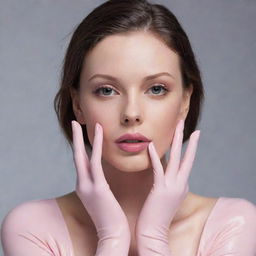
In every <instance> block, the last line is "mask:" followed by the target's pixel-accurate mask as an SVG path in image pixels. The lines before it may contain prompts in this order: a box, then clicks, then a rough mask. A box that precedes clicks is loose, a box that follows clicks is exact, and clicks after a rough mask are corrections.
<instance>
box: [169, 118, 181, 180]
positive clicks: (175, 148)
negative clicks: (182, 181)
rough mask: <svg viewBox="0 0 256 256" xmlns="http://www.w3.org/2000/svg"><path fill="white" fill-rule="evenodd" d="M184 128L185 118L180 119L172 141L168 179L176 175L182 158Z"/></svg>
mask: <svg viewBox="0 0 256 256" xmlns="http://www.w3.org/2000/svg"><path fill="white" fill-rule="evenodd" d="M183 130H184V120H180V121H179V122H178V125H177V127H176V130H175V134H174V138H173V141H172V146H171V152H170V159H169V162H168V165H167V169H166V176H167V180H169V179H171V178H173V177H176V175H177V173H178V171H179V167H180V158H181V149H182V141H183Z"/></svg>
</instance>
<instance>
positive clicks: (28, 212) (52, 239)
mask: <svg viewBox="0 0 256 256" xmlns="http://www.w3.org/2000/svg"><path fill="white" fill-rule="evenodd" d="M65 234H66V230H65V227H64V225H63V219H62V217H61V213H60V211H58V208H57V206H56V201H55V199H44V200H32V201H28V202H23V203H21V204H19V205H17V206H16V207H14V208H13V209H11V210H10V211H9V212H8V214H7V215H6V216H5V217H4V219H3V222H2V223H1V242H2V244H3V247H4V249H6V250H8V249H10V250H12V247H13V245H14V244H16V245H17V246H18V244H19V245H20V246H23V247H24V248H25V247H27V248H30V246H37V247H40V248H42V247H44V246H45V247H47V246H51V248H54V247H57V243H67V242H68V240H67V236H66V235H65ZM47 244H48V245H47ZM23 247H22V248H23ZM18 249H20V250H21V247H19V248H18ZM48 250H49V249H48Z"/></svg>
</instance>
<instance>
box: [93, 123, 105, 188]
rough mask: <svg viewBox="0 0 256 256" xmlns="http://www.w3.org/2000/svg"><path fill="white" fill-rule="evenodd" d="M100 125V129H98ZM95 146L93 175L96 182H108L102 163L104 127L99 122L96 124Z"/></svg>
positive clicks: (98, 183)
mask: <svg viewBox="0 0 256 256" xmlns="http://www.w3.org/2000/svg"><path fill="white" fill-rule="evenodd" d="M97 127H98V129H97ZM94 130H95V132H94V139H93V147H92V156H91V167H92V176H93V179H94V181H95V184H97V185H100V184H106V183H107V182H106V179H105V176H104V172H103V169H102V165H101V157H102V144H103V129H102V126H101V125H100V124H99V123H96V125H95V129H94Z"/></svg>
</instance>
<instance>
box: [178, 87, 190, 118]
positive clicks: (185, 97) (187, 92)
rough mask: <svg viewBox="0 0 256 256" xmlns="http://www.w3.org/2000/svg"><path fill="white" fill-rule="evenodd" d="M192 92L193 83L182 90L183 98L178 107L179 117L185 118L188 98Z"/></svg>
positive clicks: (187, 109) (188, 102)
mask: <svg viewBox="0 0 256 256" xmlns="http://www.w3.org/2000/svg"><path fill="white" fill-rule="evenodd" d="M192 93H193V85H192V84H190V86H189V88H186V89H185V90H184V91H183V100H182V105H181V109H180V114H179V118H180V119H183V120H185V119H186V117H187V114H188V111H189V104H190V98H191V95H192Z"/></svg>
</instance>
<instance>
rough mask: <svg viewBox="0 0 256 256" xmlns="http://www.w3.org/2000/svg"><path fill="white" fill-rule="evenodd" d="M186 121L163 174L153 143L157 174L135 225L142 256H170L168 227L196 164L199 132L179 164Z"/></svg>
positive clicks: (185, 193) (178, 132)
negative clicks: (194, 163)
mask: <svg viewBox="0 0 256 256" xmlns="http://www.w3.org/2000/svg"><path fill="white" fill-rule="evenodd" d="M183 129H184V121H183V120H180V122H179V123H178V125H177V127H176V130H175V135H174V138H173V142H172V147H171V152H170V160H169V162H168V164H167V168H166V171H165V172H164V170H163V166H162V164H161V161H160V159H159V156H158V154H157V152H156V150H155V147H154V145H153V142H151V143H150V144H149V147H148V148H149V155H150V158H151V162H152V167H153V172H154V184H153V187H152V189H151V191H150V193H149V195H148V197H147V198H146V200H145V203H144V205H143V207H142V210H141V213H140V215H139V217H138V219H137V222H136V229H135V232H136V240H137V249H138V253H139V255H140V256H145V255H146V256H153V255H154V256H155V255H164V256H167V255H168V256H170V255H171V251H170V247H169V239H168V236H169V227H170V224H171V221H172V219H173V217H174V216H175V214H176V212H177V210H178V208H179V206H180V205H181V202H182V201H183V200H184V199H185V197H186V195H187V193H188V191H189V186H188V177H189V175H190V172H191V169H192V165H193V162H194V158H195V154H196V150H197V144H198V140H199V135H200V131H199V130H197V131H194V132H193V133H192V134H191V136H190V139H189V144H188V147H187V150H186V152H185V156H184V158H183V160H182V162H181V163H180V157H181V149H182V141H183Z"/></svg>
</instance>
